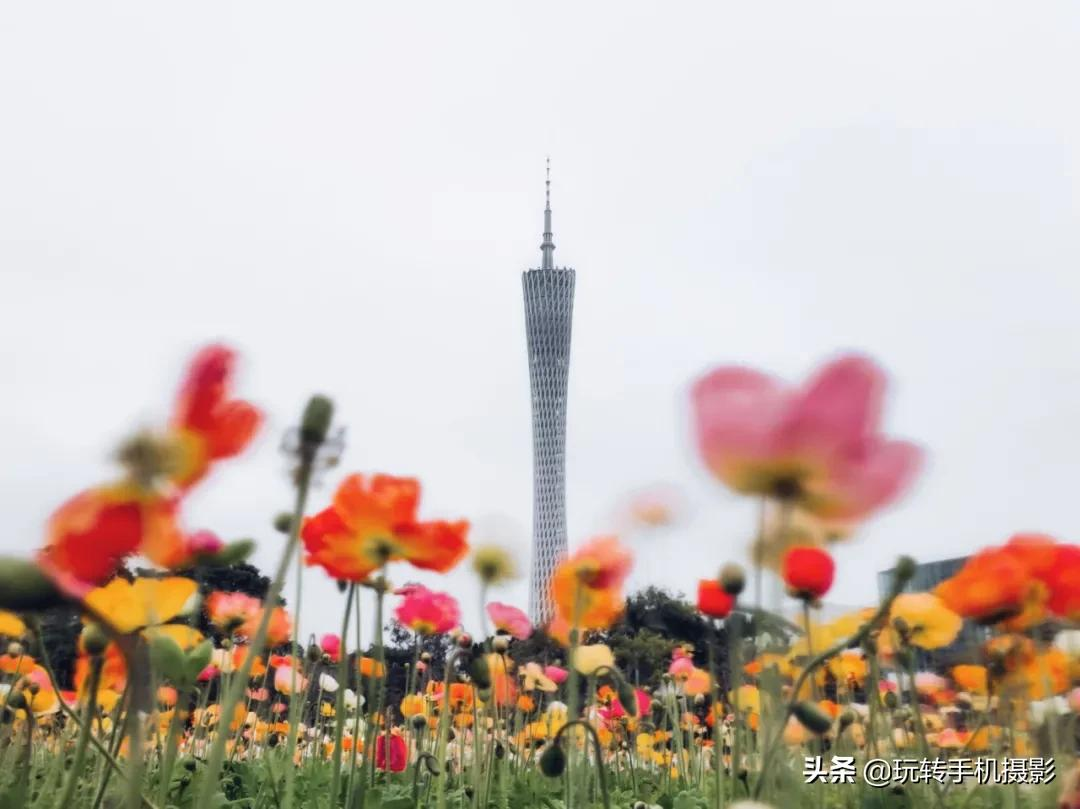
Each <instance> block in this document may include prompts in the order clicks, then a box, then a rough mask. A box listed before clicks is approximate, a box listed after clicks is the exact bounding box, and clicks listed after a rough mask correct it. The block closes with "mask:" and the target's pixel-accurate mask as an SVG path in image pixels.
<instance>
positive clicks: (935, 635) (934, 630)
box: [878, 593, 964, 655]
mask: <svg viewBox="0 0 1080 809" xmlns="http://www.w3.org/2000/svg"><path fill="white" fill-rule="evenodd" d="M898 620H899V621H902V622H903V623H904V624H905V625H906V629H905V631H906V633H907V637H908V641H909V642H910V643H911V645H912V646H918V647H919V648H920V649H940V648H941V647H943V646H948V645H949V644H950V643H952V642H953V641H954V640H956V636H957V635H958V634H960V628H961V627H962V626H963V623H964V622H963V619H962V618H961V617H960V616H959V615H957V614H956V613H955V612H953V611H952V610H950V609H949V608H948V607H947V606H945V602H944V601H942V600H941V599H940V598H938V597H937V596H936V595H934V594H933V593H901V594H900V595H898V596H897V597H896V600H895V601H893V604H892V609H891V610H890V611H889V625H888V627H886V629H885V630H883V631H882V633H881V635H880V637H879V638H878V648H879V649H880V650H881V652H882V653H883V654H886V655H887V654H891V653H892V652H894V651H895V650H896V648H897V646H898V645H899V638H898V637H897V634H896V629H895V622H896V621H898Z"/></svg>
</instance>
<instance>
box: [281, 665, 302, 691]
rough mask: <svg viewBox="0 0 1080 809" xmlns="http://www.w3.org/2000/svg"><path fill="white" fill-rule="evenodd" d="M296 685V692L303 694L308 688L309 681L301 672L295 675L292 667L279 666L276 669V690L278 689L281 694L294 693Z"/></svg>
mask: <svg viewBox="0 0 1080 809" xmlns="http://www.w3.org/2000/svg"><path fill="white" fill-rule="evenodd" d="M294 680H295V685H296V692H297V693H298V694H302V693H303V692H304V690H305V689H306V688H307V680H305V679H304V676H303V675H302V674H301V673H300V672H296V673H295V674H293V668H292V666H278V667H277V668H276V669H274V688H276V689H277V691H278V693H280V694H291V693H293V685H294Z"/></svg>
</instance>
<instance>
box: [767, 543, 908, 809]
mask: <svg viewBox="0 0 1080 809" xmlns="http://www.w3.org/2000/svg"><path fill="white" fill-rule="evenodd" d="M908 563H909V564H911V562H910V560H908ZM899 567H900V565H899V564H897V569H898V570H897V574H896V575H895V576H893V586H892V588H891V589H890V591H889V594H888V595H887V596H886V597H885V600H884V601H882V602H881V605H880V606H879V607H878V609H877V612H875V613H874V614H873V615H872V616H871V617H870V620H868V621H867V622H866V623H865V624H863V625H862V626H861V627H859V629H858V631H857V632H856V633H855V634H854V635H852V636H851V637H850V638H847V639H845V640H841V641H839V642H838V643H836V644H834V645H833V646H830V647H829V648H828V649H826V650H825V651H824V652H822V653H821V654H819V655H818V656H817V657H815V658H814V659H812V660H811V661H810V662H809V663H807V665H806V668H804V669H803V670H802V672H801V673H800V674H799V677H798V678H797V679H796V680H795V685H794V686H792V689H791V699H790V700H789V702H788V704H787V707H786V708H785V710H784V713H783V716H782V717H781V721H780V722H779V723H778V725H777V731H776V732H775V733H774V734H773V736H772V738H771V739H770V740H769V741H768V742H767V744H766V746H765V748H764V752H763V754H762V760H761V773H760V774H759V776H758V779H757V782H756V783H755V784H754V789H753V792H752V794H751V797H752V798H754V799H755V800H757V798H758V797H759V796H760V795H761V790H762V789H763V788H764V786H765V776H766V775H767V774H768V772H769V765H770V764H771V763H772V757H773V754H774V753H775V752H776V749H777V746H778V742H779V741H780V739H781V737H782V735H783V731H784V725H786V724H787V719H788V717H790V716H792V714H793V712H794V710H795V705H796V703H797V702H798V700H799V692H801V691H802V687H803V684H804V683H805V682H806V678H807V677H809V676H810V675H811V674H813V673H814V671H816V670H817V669H818V668H819V667H820V666H821V665H822V664H823V663H825V662H826V661H827V660H828V659H829V658H831V657H833V656H834V655H837V654H839V653H840V652H842V651H844V649H847V648H848V647H850V646H858V645H860V644H861V643H862V641H863V639H864V638H866V636H867V635H869V634H870V631H871V630H872V629H873V628H874V627H875V626H877V625H878V624H879V623H880V622H881V620H882V619H883V618H884V617H885V616H886V615H887V614H888V612H889V609H890V608H891V607H892V603H893V601H894V600H896V597H897V596H898V595H900V591H901V590H903V588H904V585H905V584H907V582H908V579H909V578H910V575H908V576H906V577H905V576H903V575H900V573H899Z"/></svg>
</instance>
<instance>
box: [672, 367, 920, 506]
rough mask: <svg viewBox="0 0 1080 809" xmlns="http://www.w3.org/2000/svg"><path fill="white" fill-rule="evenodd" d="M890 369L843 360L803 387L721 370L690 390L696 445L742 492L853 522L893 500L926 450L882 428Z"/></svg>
mask: <svg viewBox="0 0 1080 809" xmlns="http://www.w3.org/2000/svg"><path fill="white" fill-rule="evenodd" d="M884 390H885V375H884V372H883V371H882V370H881V369H880V368H878V367H877V365H875V364H874V363H873V362H872V361H871V360H869V359H867V358H865V357H859V356H847V357H842V358H840V359H838V360H836V361H834V362H831V363H829V364H828V365H826V366H825V367H824V368H822V369H821V370H820V371H819V372H818V373H817V374H816V375H815V376H813V377H811V378H810V380H809V381H808V382H806V383H805V384H804V385H803V386H802V387H792V386H789V385H786V384H785V383H783V382H782V381H780V380H778V379H776V378H775V377H771V376H768V375H766V374H763V373H759V372H758V371H753V370H750V369H748V368H738V367H730V366H729V367H722V368H718V369H716V370H714V371H712V372H710V373H708V374H706V375H705V376H704V377H702V378H701V379H699V380H698V381H697V383H695V385H694V388H693V391H692V399H693V409H694V423H695V428H696V432H697V442H698V448H699V450H700V452H701V455H702V458H703V459H704V461H705V463H706V465H708V467H709V469H710V470H712V472H713V473H714V474H715V475H716V476H717V477H718V478H720V480H721V481H723V482H724V483H725V484H727V485H728V486H730V487H731V488H732V489H734V490H735V491H737V492H740V493H742V494H756V495H765V496H767V497H775V498H778V499H782V500H786V501H788V502H792V503H794V504H796V505H798V506H800V507H801V508H803V509H805V510H806V511H808V512H810V513H812V514H815V515H817V516H819V517H823V518H826V519H843V520H854V519H859V518H862V517H866V516H868V515H869V514H871V513H872V512H873V511H875V510H876V509H879V508H881V507H883V506H886V505H888V504H889V503H891V502H893V501H894V500H895V499H896V498H897V497H899V496H900V494H901V493H902V492H903V491H904V490H905V489H906V488H907V487H908V485H909V484H910V483H911V481H912V479H913V478H914V477H915V474H916V472H917V471H918V468H919V465H920V462H921V460H922V453H921V451H920V450H919V448H918V447H916V446H914V445H913V444H910V443H908V442H906V441H897V440H892V439H888V438H886V437H885V436H883V435H882V434H881V433H880V432H879V422H880V419H881V405H882V396H883V393H884Z"/></svg>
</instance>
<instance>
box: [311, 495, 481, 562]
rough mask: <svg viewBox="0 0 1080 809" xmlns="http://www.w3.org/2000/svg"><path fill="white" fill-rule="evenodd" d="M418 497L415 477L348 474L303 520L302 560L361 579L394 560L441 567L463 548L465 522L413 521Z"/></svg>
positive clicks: (456, 558)
mask: <svg viewBox="0 0 1080 809" xmlns="http://www.w3.org/2000/svg"><path fill="white" fill-rule="evenodd" d="M419 500H420V484H419V483H418V482H417V481H416V480H415V479H412V478H396V477H391V476H389V475H375V476H373V477H371V478H365V477H364V476H363V475H359V474H357V475H350V476H349V477H347V478H345V480H343V481H342V482H341V485H340V486H339V487H338V490H337V492H336V493H335V495H334V502H333V503H332V505H330V506H329V507H328V508H326V509H324V510H323V511H320V512H319V513H318V514H316V515H314V516H313V517H309V518H308V519H307V520H305V521H304V526H303V529H302V531H301V539H302V540H303V542H304V548H305V550H306V551H307V564H309V565H320V566H321V567H322V568H323V569H324V570H326V572H327V573H329V574H330V575H331V576H333V577H334V578H336V579H341V580H345V581H364V580H365V579H366V578H367V577H368V576H370V575H371V574H372V573H374V572H375V571H376V570H378V569H379V568H380V567H382V566H383V565H384V564H386V563H387V562H394V561H408V562H410V563H411V564H413V565H414V566H415V567H419V568H422V569H424V570H434V571H437V572H439V573H445V572H446V571H448V570H450V568H452V567H453V566H454V565H456V564H457V563H458V562H459V561H461V559H462V557H463V556H464V555H465V553H466V552H467V551H468V543H467V542H466V540H465V534H466V532H467V530H468V523H466V522H463V521H459V522H452V523H451V522H426V523H422V522H417V520H416V509H417V506H418V503H419Z"/></svg>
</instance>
